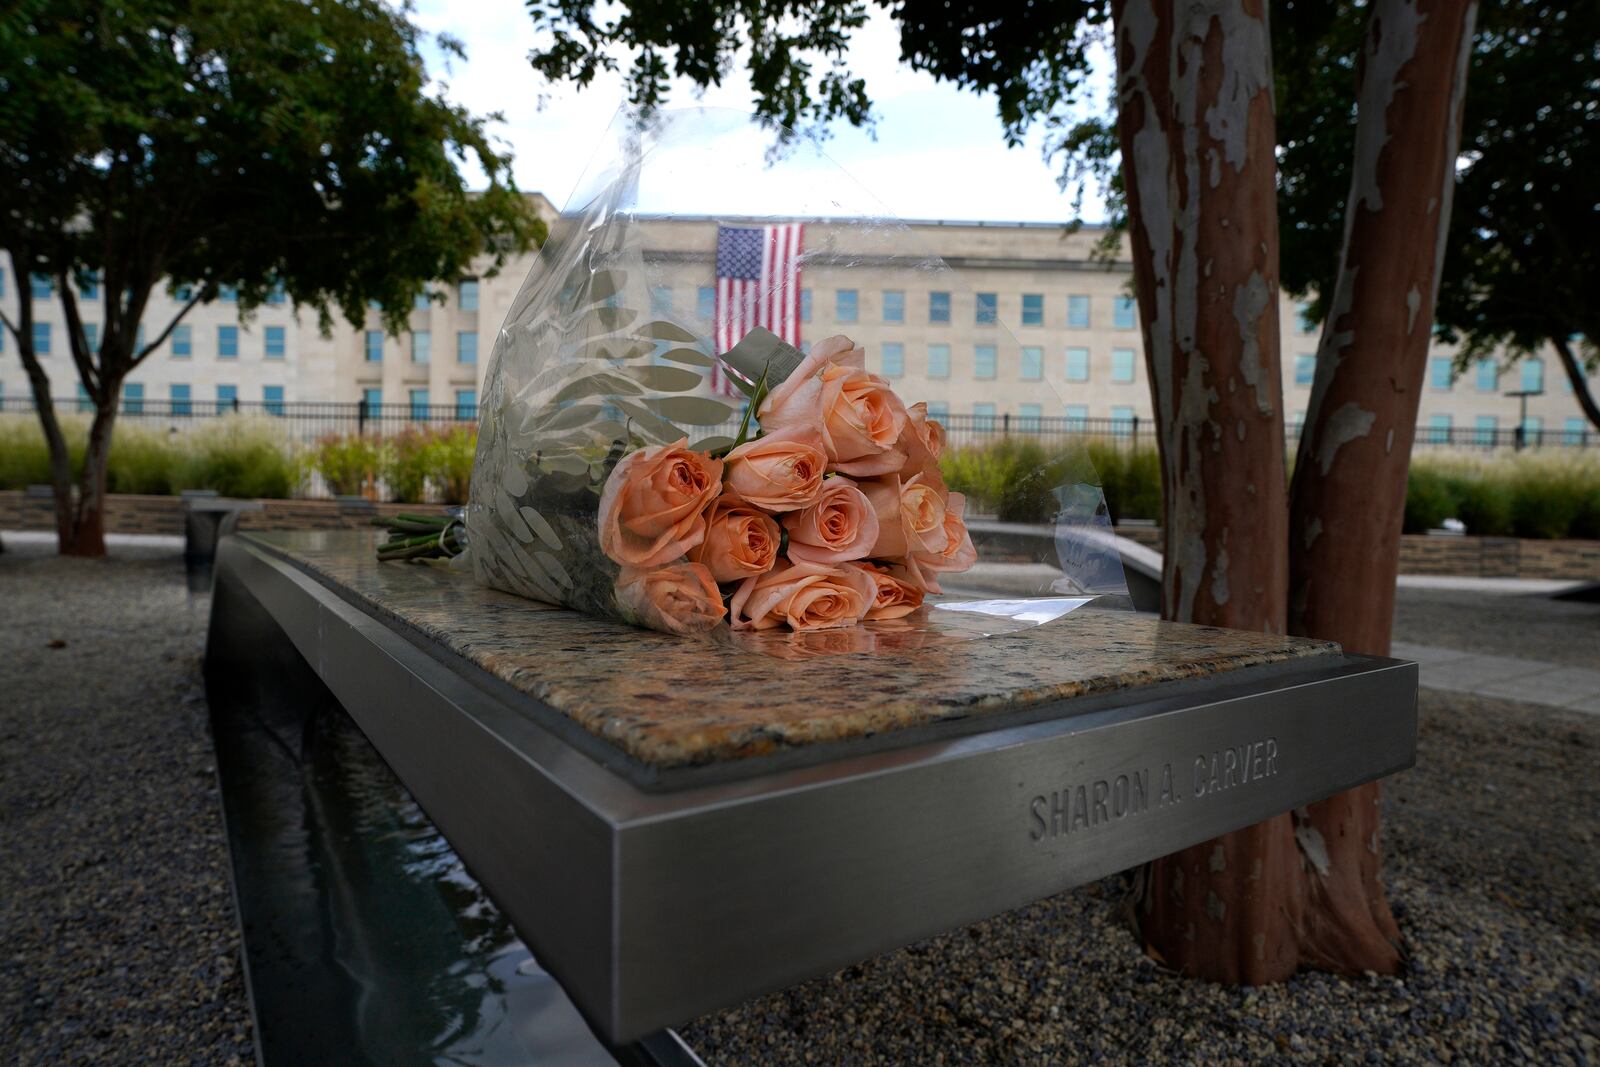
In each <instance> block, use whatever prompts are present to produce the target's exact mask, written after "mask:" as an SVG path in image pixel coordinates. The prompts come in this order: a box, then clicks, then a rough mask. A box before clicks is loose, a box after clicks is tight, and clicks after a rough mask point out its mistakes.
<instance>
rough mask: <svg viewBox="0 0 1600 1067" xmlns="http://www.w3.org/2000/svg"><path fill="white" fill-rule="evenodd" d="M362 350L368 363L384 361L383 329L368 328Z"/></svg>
mask: <svg viewBox="0 0 1600 1067" xmlns="http://www.w3.org/2000/svg"><path fill="white" fill-rule="evenodd" d="M362 351H363V353H364V354H365V359H366V361H367V362H368V363H382V362H383V331H382V330H368V331H367V332H366V334H365V337H364V340H363V343H362Z"/></svg>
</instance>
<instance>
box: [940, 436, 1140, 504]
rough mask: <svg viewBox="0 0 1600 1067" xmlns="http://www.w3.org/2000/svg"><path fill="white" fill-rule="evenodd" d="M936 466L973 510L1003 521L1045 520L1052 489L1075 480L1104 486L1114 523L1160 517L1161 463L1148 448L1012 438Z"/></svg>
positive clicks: (948, 455) (964, 451)
mask: <svg viewBox="0 0 1600 1067" xmlns="http://www.w3.org/2000/svg"><path fill="white" fill-rule="evenodd" d="M940 466H941V467H942V469H943V472H944V477H945V483H946V484H947V485H948V486H949V487H950V489H951V490H952V491H953V492H958V493H965V494H966V495H967V496H968V497H969V498H970V500H971V502H972V503H971V508H972V510H974V511H976V512H979V513H990V514H993V515H995V516H996V517H997V518H999V519H1000V520H1001V521H1003V522H1045V521H1048V520H1049V519H1050V518H1051V517H1052V516H1054V515H1055V514H1056V511H1057V509H1058V508H1059V506H1060V504H1059V501H1058V500H1057V498H1056V492H1055V490H1057V489H1058V488H1060V487H1061V486H1063V485H1076V484H1079V483H1086V484H1090V485H1099V486H1101V487H1102V488H1103V489H1104V492H1105V497H1106V506H1107V510H1108V511H1109V512H1110V513H1111V515H1112V518H1113V521H1120V520H1121V519H1122V518H1124V517H1127V518H1159V517H1160V515H1161V467H1160V461H1159V459H1158V457H1157V455H1156V453H1155V452H1154V451H1153V450H1151V449H1128V448H1119V447H1117V446H1116V445H1115V444H1114V443H1112V442H1109V441H1090V442H1089V443H1088V444H1087V446H1083V445H1079V444H1077V443H1069V444H1067V445H1065V446H1063V447H1059V448H1057V449H1056V450H1055V452H1053V453H1052V452H1051V451H1049V450H1047V449H1046V448H1045V446H1044V445H1043V444H1041V443H1040V442H1039V441H1037V440H1035V439H1032V438H1029V437H1026V436H1012V437H1004V438H1001V439H1000V440H998V441H994V442H992V443H990V444H987V445H982V446H977V447H969V448H963V449H956V450H952V451H950V452H947V453H945V455H944V458H943V461H942V462H941V464H940Z"/></svg>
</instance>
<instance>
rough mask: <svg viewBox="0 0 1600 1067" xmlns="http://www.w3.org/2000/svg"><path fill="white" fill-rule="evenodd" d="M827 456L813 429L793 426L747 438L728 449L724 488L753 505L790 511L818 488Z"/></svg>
mask: <svg viewBox="0 0 1600 1067" xmlns="http://www.w3.org/2000/svg"><path fill="white" fill-rule="evenodd" d="M827 464H828V456H827V453H826V452H824V451H823V447H822V437H821V435H820V434H818V433H817V431H816V430H815V429H806V428H804V427H795V428H791V429H788V430H781V431H779V432H777V433H768V434H767V435H766V436H764V437H758V438H756V439H755V440H754V441H747V442H745V443H744V444H742V445H740V446H739V447H738V448H736V449H734V450H733V451H732V452H729V453H728V458H727V465H728V488H729V489H731V490H733V491H734V492H735V493H737V494H738V495H739V496H741V497H743V498H744V499H745V500H746V501H748V502H749V503H751V504H754V505H755V506H756V507H759V508H765V509H766V510H768V511H794V510H795V509H796V508H803V507H807V506H809V505H810V504H811V503H812V502H813V501H815V500H816V499H817V494H818V493H820V492H822V476H823V475H824V474H825V473H826V472H827Z"/></svg>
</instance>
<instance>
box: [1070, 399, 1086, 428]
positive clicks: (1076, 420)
mask: <svg viewBox="0 0 1600 1067" xmlns="http://www.w3.org/2000/svg"><path fill="white" fill-rule="evenodd" d="M1088 421H1089V405H1088V404H1068V405H1067V429H1069V430H1081V429H1083V428H1084V426H1085V425H1086V424H1087V423H1088Z"/></svg>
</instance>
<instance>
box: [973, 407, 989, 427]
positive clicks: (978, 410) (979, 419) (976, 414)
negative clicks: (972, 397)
mask: <svg viewBox="0 0 1600 1067" xmlns="http://www.w3.org/2000/svg"><path fill="white" fill-rule="evenodd" d="M972 428H973V429H974V430H993V429H994V405H993V404H974V405H972Z"/></svg>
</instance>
